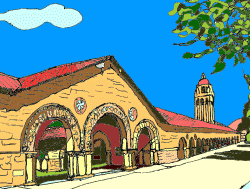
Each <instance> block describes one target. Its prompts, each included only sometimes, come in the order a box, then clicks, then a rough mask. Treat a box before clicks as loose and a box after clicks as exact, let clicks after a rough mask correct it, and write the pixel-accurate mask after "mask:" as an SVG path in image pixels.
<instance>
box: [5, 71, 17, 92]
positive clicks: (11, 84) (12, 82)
mask: <svg viewBox="0 0 250 189" xmlns="http://www.w3.org/2000/svg"><path fill="white" fill-rule="evenodd" d="M0 87H2V88H7V89H11V90H12V91H15V90H16V89H19V88H21V84H20V82H19V81H18V78H16V77H12V76H9V75H6V74H4V73H0Z"/></svg>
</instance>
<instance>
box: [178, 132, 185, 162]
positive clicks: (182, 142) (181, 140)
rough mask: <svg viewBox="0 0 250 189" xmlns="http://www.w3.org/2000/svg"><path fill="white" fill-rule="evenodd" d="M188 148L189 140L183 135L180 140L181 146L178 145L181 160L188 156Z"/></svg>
mask: <svg viewBox="0 0 250 189" xmlns="http://www.w3.org/2000/svg"><path fill="white" fill-rule="evenodd" d="M186 148H187V142H186V140H185V139H184V138H183V137H182V138H180V140H179V147H178V151H177V157H178V159H179V160H182V159H185V158H186V152H185V149H186Z"/></svg>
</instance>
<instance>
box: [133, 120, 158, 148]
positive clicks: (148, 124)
mask: <svg viewBox="0 0 250 189" xmlns="http://www.w3.org/2000/svg"><path fill="white" fill-rule="evenodd" d="M143 128H147V129H148V132H149V140H150V144H151V150H159V149H160V146H159V145H160V141H159V132H158V129H157V128H156V127H155V125H154V123H153V122H152V121H150V120H147V119H144V120H142V121H140V122H139V123H138V124H137V126H136V127H135V130H134V133H133V149H138V142H139V137H140V134H141V131H142V129H143Z"/></svg>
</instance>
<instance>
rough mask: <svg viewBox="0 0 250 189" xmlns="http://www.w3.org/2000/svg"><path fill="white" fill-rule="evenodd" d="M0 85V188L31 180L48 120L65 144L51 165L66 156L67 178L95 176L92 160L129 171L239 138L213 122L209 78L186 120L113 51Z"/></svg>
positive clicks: (0, 79)
mask: <svg viewBox="0 0 250 189" xmlns="http://www.w3.org/2000/svg"><path fill="white" fill-rule="evenodd" d="M203 77H204V76H203ZM203 79H205V78H203ZM203 86H204V87H205V91H207V92H206V94H207V95H208V96H206V97H205V96H204V94H205V93H202V91H203V90H204V89H202V87H203ZM0 87H1V90H0V165H1V166H0V187H3V186H15V185H24V184H25V185H32V184H35V183H36V178H37V176H36V174H37V172H36V167H37V165H36V164H37V157H38V153H39V150H41V149H39V144H38V143H39V142H41V141H42V138H43V137H42V136H43V133H44V132H46V128H47V126H48V125H49V124H50V123H51V122H54V121H58V122H60V123H61V124H62V126H63V127H62V129H63V130H64V132H62V131H61V130H62V129H61V128H60V129H58V130H60V132H61V134H62V135H60V136H61V137H62V138H64V139H63V140H64V141H65V144H66V145H65V149H63V148H64V147H63V145H62V149H55V150H53V149H50V150H49V151H48V153H50V154H48V161H49V160H51V161H50V162H51V163H54V164H57V165H55V166H51V167H50V168H53V170H56V171H57V170H59V169H62V168H63V167H62V165H60V162H61V159H62V158H63V157H67V159H65V160H64V162H65V161H67V167H66V169H67V177H68V178H70V179H77V178H83V177H89V176H93V174H92V168H93V166H92V163H93V162H97V161H99V160H100V161H105V162H106V164H107V165H110V166H111V165H114V166H118V167H120V168H121V169H123V170H133V169H136V168H137V167H140V166H141V165H153V164H162V163H170V162H174V161H178V160H180V159H184V158H189V157H192V156H194V155H196V154H200V153H203V152H206V151H208V150H211V149H214V148H220V147H222V146H225V145H230V144H233V143H236V142H238V141H239V134H237V133H236V132H235V131H234V130H232V129H230V128H228V127H225V126H222V125H216V124H213V123H214V113H213V112H214V110H213V98H214V94H213V91H212V86H211V85H210V84H209V83H203V84H201V85H199V86H197V93H196V100H198V103H197V105H196V112H197V113H196V117H195V118H196V119H192V118H189V117H187V116H184V115H180V114H176V113H173V112H169V111H166V110H163V109H160V108H156V107H154V106H153V105H152V104H151V103H150V102H149V100H148V99H147V98H146V96H145V95H144V94H143V93H142V91H141V90H140V89H139V88H138V87H137V86H136V84H135V83H134V82H133V80H132V79H131V78H130V77H129V76H128V75H127V73H126V72H125V71H124V70H123V68H122V67H121V66H120V65H119V64H118V62H117V61H116V60H115V58H114V57H113V56H106V57H101V58H97V59H91V60H87V61H82V62H76V63H71V64H64V65H61V66H57V67H54V68H50V69H47V70H45V71H42V72H39V73H36V74H33V75H30V76H26V77H22V78H15V77H12V76H8V75H5V74H1V75H0ZM202 99H203V100H204V103H203V102H202ZM206 99H208V101H207V102H208V103H207V104H206ZM204 113H205V114H204ZM55 130H56V129H55ZM57 147H58V146H57ZM58 150H59V151H58ZM60 152H62V153H60ZM60 154H62V155H60ZM103 158H104V159H103ZM59 160H60V161H59ZM43 162H45V163H44V166H45V167H46V161H43ZM58 162H59V163H58ZM38 167H39V166H38ZM46 168H47V169H48V167H46ZM64 168H65V166H64Z"/></svg>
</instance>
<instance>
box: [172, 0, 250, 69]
mask: <svg viewBox="0 0 250 189" xmlns="http://www.w3.org/2000/svg"><path fill="white" fill-rule="evenodd" d="M176 13H178V15H179V17H178V19H177V21H176V24H177V26H176V28H175V29H174V30H173V33H176V34H178V35H179V37H182V38H185V37H187V36H189V35H190V34H193V37H194V38H193V39H192V40H190V41H188V42H186V43H179V44H175V45H180V46H189V45H192V44H194V43H196V42H197V41H204V43H205V45H206V46H207V49H204V50H203V51H201V52H198V53H191V52H186V53H185V54H184V55H183V58H186V59H189V58H201V57H203V56H204V55H206V54H210V53H214V52H216V51H217V52H218V54H219V58H218V60H217V62H216V63H215V65H214V67H215V69H214V71H213V73H217V72H220V71H222V70H223V69H224V68H225V66H226V63H225V59H234V66H236V65H237V64H238V63H245V62H246V58H250V36H249V34H250V0H206V1H200V0H186V1H185V2H184V3H175V4H174V9H173V10H172V11H170V12H169V15H170V16H173V15H175V14H176Z"/></svg>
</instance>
